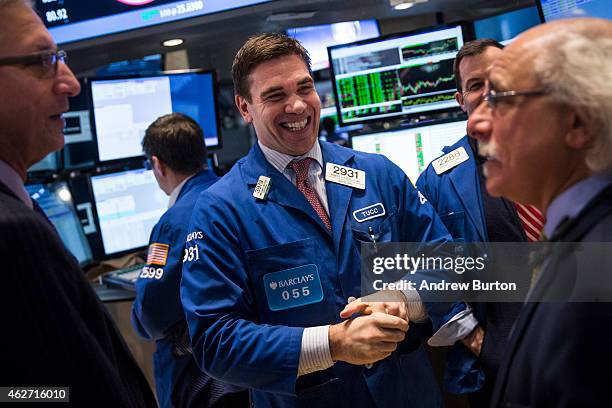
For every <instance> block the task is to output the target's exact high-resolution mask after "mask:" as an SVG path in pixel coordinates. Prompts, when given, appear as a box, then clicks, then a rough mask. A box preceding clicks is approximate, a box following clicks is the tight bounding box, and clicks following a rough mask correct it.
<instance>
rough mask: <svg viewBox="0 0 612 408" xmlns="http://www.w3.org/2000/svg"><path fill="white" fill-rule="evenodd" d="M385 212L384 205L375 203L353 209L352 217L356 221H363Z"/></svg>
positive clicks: (380, 215)
mask: <svg viewBox="0 0 612 408" xmlns="http://www.w3.org/2000/svg"><path fill="white" fill-rule="evenodd" d="M385 214H386V212H385V206H384V205H382V203H376V204H373V205H369V206H367V207H364V208H360V209H359V210H356V211H353V218H355V221H357V222H364V221H367V220H371V219H372V218H377V217H382V216H383V215H385Z"/></svg>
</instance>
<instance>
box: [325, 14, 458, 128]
mask: <svg viewBox="0 0 612 408" xmlns="http://www.w3.org/2000/svg"><path fill="white" fill-rule="evenodd" d="M462 45H463V35H462V30H461V26H455V27H449V28H444V29H439V30H435V31H428V32H423V33H418V34H410V35H403V36H399V37H394V38H383V39H376V40H368V41H361V42H358V43H354V44H348V45H342V46H337V47H331V48H330V49H329V53H330V57H331V61H332V73H333V76H334V83H335V91H336V99H337V101H338V107H339V110H340V116H341V121H342V123H343V124H348V123H358V122H364V121H369V120H379V119H383V118H387V117H392V116H401V115H410V114H414V113H419V112H428V111H435V110H442V109H448V108H455V107H457V106H458V105H457V103H456V102H455V99H454V94H455V91H456V90H457V89H456V86H455V76H454V73H453V61H454V58H455V55H456V54H457V51H459V48H461V46H462Z"/></svg>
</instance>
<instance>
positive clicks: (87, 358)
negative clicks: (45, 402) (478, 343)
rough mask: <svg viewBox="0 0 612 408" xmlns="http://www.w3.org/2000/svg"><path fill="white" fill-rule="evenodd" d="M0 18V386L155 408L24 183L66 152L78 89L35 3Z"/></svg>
mask: <svg viewBox="0 0 612 408" xmlns="http://www.w3.org/2000/svg"><path fill="white" fill-rule="evenodd" d="M0 15H2V20H3V21H2V24H1V25H0V123H1V124H2V125H1V126H0V259H2V272H1V274H0V277H1V278H2V284H0V313H1V317H0V321H1V322H2V327H3V333H2V336H0V385H2V386H5V387H16V389H19V390H21V389H24V388H26V389H27V388H30V387H69V391H68V392H67V393H66V396H67V397H68V399H69V400H70V403H72V404H73V405H74V406H79V407H87V406H94V405H95V406H105V407H153V406H156V405H157V404H156V402H155V397H154V396H153V393H152V392H151V390H150V388H149V385H148V383H147V381H146V379H145V377H144V375H143V374H142V372H141V371H140V369H139V368H138V366H137V364H136V362H135V361H134V359H133V358H132V355H131V354H130V352H129V350H128V348H127V346H126V344H125V342H124V341H123V339H122V337H121V335H120V333H119V331H118V330H117V328H116V326H115V325H114V323H113V321H112V320H111V317H110V315H109V314H108V312H107V311H106V309H105V308H104V306H103V305H102V303H101V302H100V300H99V299H98V297H97V296H96V294H95V293H94V290H93V289H92V287H91V285H90V284H89V282H87V280H86V279H85V274H84V273H83V271H82V270H81V269H80V268H79V265H78V264H77V261H76V259H75V258H74V257H73V256H72V255H71V254H70V253H68V252H67V250H66V248H65V247H64V245H63V244H62V242H61V240H60V238H59V236H58V234H57V232H56V231H55V229H54V228H53V226H52V224H51V222H50V221H49V219H48V218H46V216H45V215H44V213H43V212H42V210H41V209H40V207H38V206H37V204H36V203H35V202H34V201H32V199H31V198H30V197H29V196H28V194H27V192H26V190H25V188H24V184H23V183H24V181H25V179H26V171H27V169H28V168H29V167H30V166H31V165H33V164H34V163H36V162H38V161H40V160H41V159H42V158H44V157H45V156H46V155H47V154H49V153H50V152H53V151H56V150H59V149H61V148H62V147H63V145H64V135H63V134H62V130H63V128H64V121H63V119H62V114H63V113H64V112H66V111H67V110H68V97H70V96H75V95H77V94H78V93H79V91H80V87H79V83H78V81H77V79H76V78H75V77H74V75H73V73H72V72H71V71H70V69H69V68H68V66H67V65H66V64H65V63H64V58H65V57H66V54H65V53H64V52H63V51H61V50H58V49H57V46H56V45H55V43H54V42H53V39H52V38H51V35H50V34H49V32H48V31H47V29H46V28H45V26H44V25H43V23H42V21H41V20H40V18H39V17H38V16H37V15H36V13H35V12H34V10H33V9H32V4H31V2H29V1H26V0H0ZM52 394H53V395H59V394H54V393H52ZM3 398H6V394H5V395H3Z"/></svg>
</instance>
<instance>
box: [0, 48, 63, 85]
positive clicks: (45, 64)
mask: <svg viewBox="0 0 612 408" xmlns="http://www.w3.org/2000/svg"><path fill="white" fill-rule="evenodd" d="M66 58H67V54H66V51H64V50H57V51H52V50H48V51H41V52H36V53H33V54H28V55H20V56H17V57H6V58H0V66H1V65H19V64H24V65H39V66H40V67H41V68H42V69H43V76H44V77H45V78H53V77H55V75H56V74H57V64H58V62H59V61H61V62H65V61H66Z"/></svg>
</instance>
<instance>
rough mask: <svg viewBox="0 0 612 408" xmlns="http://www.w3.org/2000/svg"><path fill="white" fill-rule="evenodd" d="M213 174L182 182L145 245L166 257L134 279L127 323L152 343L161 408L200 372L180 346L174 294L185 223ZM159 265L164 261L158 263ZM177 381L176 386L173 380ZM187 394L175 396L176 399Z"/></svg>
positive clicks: (203, 173) (177, 301)
mask: <svg viewBox="0 0 612 408" xmlns="http://www.w3.org/2000/svg"><path fill="white" fill-rule="evenodd" d="M217 180H218V177H217V176H216V175H215V174H214V173H213V172H212V171H210V170H203V171H201V172H199V173H197V174H196V175H194V176H193V177H192V178H190V179H189V180H187V182H186V183H185V184H184V185H183V188H182V189H181V192H180V194H179V196H178V198H177V200H176V203H175V204H174V205H173V206H172V207H171V208H170V209H168V211H166V212H165V213H164V215H163V216H162V217H161V218H160V220H159V222H158V223H157V224H156V225H155V227H154V228H153V231H152V232H151V238H150V240H149V243H150V245H157V249H158V251H160V253H161V255H160V256H161V257H162V258H163V254H164V253H166V252H167V259H166V261H165V262H164V261H158V262H156V263H151V264H147V266H146V267H145V268H143V271H142V272H141V274H140V277H139V278H138V280H137V281H136V300H135V301H134V305H133V307H132V324H133V325H134V328H135V329H136V331H137V332H138V334H139V335H141V336H142V337H144V338H146V339H151V340H155V341H156V346H157V350H156V352H155V355H154V370H155V384H156V388H157V398H158V400H159V403H160V406H162V407H171V406H173V403H172V400H173V393H174V392H176V390H177V389H178V388H177V387H179V388H180V389H184V390H185V392H187V391H186V390H187V389H188V388H187V387H183V385H184V384H185V383H189V382H190V379H193V378H195V377H196V376H198V375H200V371H199V369H198V368H197V365H196V364H195V361H194V360H193V356H192V355H191V354H189V353H186V352H185V350H184V348H185V347H179V343H180V341H181V339H180V337H181V328H183V331H184V329H185V315H184V313H183V307H182V305H181V301H180V297H179V284H180V280H181V267H182V261H183V257H184V250H185V237H186V236H187V226H188V225H189V219H190V218H191V212H192V210H193V206H194V205H195V202H196V200H197V198H198V196H199V195H200V193H201V192H202V191H204V190H206V189H207V188H208V187H210V186H211V185H212V184H213V183H214V182H215V181H217ZM162 264H163V265H162ZM178 381H180V382H181V384H177V382H178ZM186 398H188V397H187V396H179V395H175V396H174V399H175V400H185V399H186Z"/></svg>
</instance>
